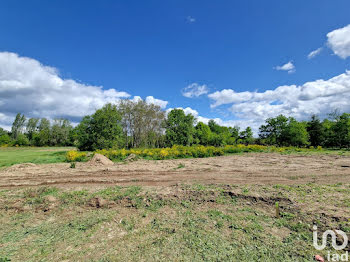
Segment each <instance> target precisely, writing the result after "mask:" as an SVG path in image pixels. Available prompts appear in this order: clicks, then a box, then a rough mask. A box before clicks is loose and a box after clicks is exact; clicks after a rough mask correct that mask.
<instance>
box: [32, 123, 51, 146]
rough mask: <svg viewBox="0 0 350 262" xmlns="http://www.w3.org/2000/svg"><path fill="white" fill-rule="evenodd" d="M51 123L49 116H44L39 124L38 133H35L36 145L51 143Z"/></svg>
mask: <svg viewBox="0 0 350 262" xmlns="http://www.w3.org/2000/svg"><path fill="white" fill-rule="evenodd" d="M50 128H51V123H50V121H49V120H48V119H47V118H42V119H41V120H40V123H39V126H38V131H39V132H38V133H33V138H32V139H33V142H34V145H36V146H48V145H50V132H51V130H50Z"/></svg>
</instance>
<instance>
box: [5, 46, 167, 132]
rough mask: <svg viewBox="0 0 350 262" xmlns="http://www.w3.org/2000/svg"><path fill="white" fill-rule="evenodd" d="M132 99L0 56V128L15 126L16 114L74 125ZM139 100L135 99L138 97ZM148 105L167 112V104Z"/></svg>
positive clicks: (34, 63) (8, 55)
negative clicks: (62, 119) (66, 120)
mask: <svg viewBox="0 0 350 262" xmlns="http://www.w3.org/2000/svg"><path fill="white" fill-rule="evenodd" d="M129 97H130V95H129V94H128V93H126V92H123V91H117V90H115V89H108V90H104V89H103V88H102V87H101V86H92V85H87V84H83V83H79V82H77V81H75V80H72V79H63V78H61V77H60V76H59V75H58V70H57V69H55V68H53V67H49V66H44V65H42V64H40V62H38V61H37V60H35V59H32V58H28V57H20V56H18V55H17V54H15V53H8V52H0V112H1V114H0V126H2V127H8V126H10V125H11V124H12V121H13V118H14V116H15V114H16V113H18V112H21V113H24V114H25V115H26V116H28V117H47V118H50V119H52V118H55V117H67V118H69V119H71V120H72V121H73V122H76V121H79V119H80V118H81V117H82V116H84V115H88V114H91V113H93V112H94V111H95V110H96V109H98V108H101V107H102V106H103V105H104V104H106V103H116V102H118V101H119V100H120V99H121V98H129ZM134 99H135V97H134ZM146 101H147V102H148V103H154V104H157V105H160V106H161V107H162V108H164V107H165V106H166V105H167V102H166V101H162V100H159V99H156V98H154V97H152V96H149V97H146Z"/></svg>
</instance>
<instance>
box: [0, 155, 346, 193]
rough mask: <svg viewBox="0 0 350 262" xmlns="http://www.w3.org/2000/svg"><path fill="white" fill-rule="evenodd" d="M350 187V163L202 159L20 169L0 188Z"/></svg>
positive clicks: (309, 158)
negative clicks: (172, 186)
mask: <svg viewBox="0 0 350 262" xmlns="http://www.w3.org/2000/svg"><path fill="white" fill-rule="evenodd" d="M310 182H313V183H320V184H333V183H341V182H342V183H350V159H349V157H346V156H340V155H320V154H317V155H297V154H294V155H293V154H291V155H281V154H272V153H250V154H244V155H231V156H221V157H212V158H202V159H176V160H161V161H160V160H158V161H153V160H138V161H135V162H126V163H124V162H120V163H115V164H114V165H112V166H104V165H91V164H88V163H77V165H76V168H70V164H69V163H60V164H43V165H34V164H20V165H14V166H12V167H9V168H7V169H3V170H1V171H0V188H15V187H26V186H43V185H45V186H46V185H48V186H57V187H69V188H71V187H72V188H75V187H99V186H101V187H102V186H106V185H142V186H169V185H176V184H193V183H202V184H305V183H310Z"/></svg>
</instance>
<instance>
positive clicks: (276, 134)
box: [259, 115, 289, 146]
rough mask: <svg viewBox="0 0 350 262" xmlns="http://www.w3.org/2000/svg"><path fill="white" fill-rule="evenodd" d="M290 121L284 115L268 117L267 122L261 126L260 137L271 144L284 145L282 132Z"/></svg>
mask: <svg viewBox="0 0 350 262" xmlns="http://www.w3.org/2000/svg"><path fill="white" fill-rule="evenodd" d="M288 122H289V119H288V118H287V117H286V116H284V115H279V116H277V117H275V118H268V119H266V120H265V123H266V124H265V125H262V126H260V128H259V137H260V138H261V139H264V140H265V141H266V143H267V144H269V145H279V146H280V145H282V144H283V140H284V139H283V137H282V134H283V131H284V130H285V129H286V128H287V126H288Z"/></svg>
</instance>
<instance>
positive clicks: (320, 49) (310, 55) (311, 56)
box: [307, 47, 323, 59]
mask: <svg viewBox="0 0 350 262" xmlns="http://www.w3.org/2000/svg"><path fill="white" fill-rule="evenodd" d="M322 49H323V48H322V47H320V48H317V49H316V50H314V51H311V52H310V53H309V54H308V55H307V58H308V59H312V58H314V57H316V56H318V55H319V54H320V53H321V51H322Z"/></svg>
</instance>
